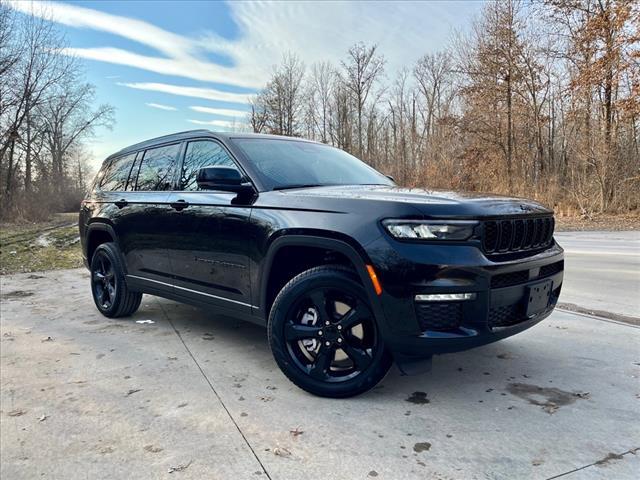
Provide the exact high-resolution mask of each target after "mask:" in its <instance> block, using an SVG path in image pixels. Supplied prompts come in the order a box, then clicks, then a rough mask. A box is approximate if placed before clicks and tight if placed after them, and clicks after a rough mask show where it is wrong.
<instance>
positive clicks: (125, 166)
mask: <svg viewBox="0 0 640 480" xmlns="http://www.w3.org/2000/svg"><path fill="white" fill-rule="evenodd" d="M135 157H136V154H135V153H131V154H129V155H125V156H124V157H120V158H115V159H113V160H112V161H111V163H110V164H109V165H108V166H107V167H106V168H105V170H104V171H103V172H102V173H101V175H102V179H101V180H100V189H101V190H105V191H108V192H116V191H122V190H126V188H127V178H129V172H130V171H131V166H132V164H133V160H134V158H135Z"/></svg>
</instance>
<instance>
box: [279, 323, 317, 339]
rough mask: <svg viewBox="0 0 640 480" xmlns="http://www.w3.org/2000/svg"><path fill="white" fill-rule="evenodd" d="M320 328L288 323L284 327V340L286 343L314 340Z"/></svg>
mask: <svg viewBox="0 0 640 480" xmlns="http://www.w3.org/2000/svg"><path fill="white" fill-rule="evenodd" d="M319 330H320V327H315V326H312V325H301V324H299V323H288V324H286V325H285V331H284V333H285V338H286V339H287V341H296V340H302V339H303V338H314V337H317V336H318V331H319Z"/></svg>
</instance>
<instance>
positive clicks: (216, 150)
mask: <svg viewBox="0 0 640 480" xmlns="http://www.w3.org/2000/svg"><path fill="white" fill-rule="evenodd" d="M202 167H234V168H237V167H236V164H235V163H234V162H233V160H232V159H231V157H230V156H229V154H228V153H227V151H226V150H225V149H224V148H223V147H222V145H220V144H219V143H216V142H212V141H210V140H198V141H195V142H189V144H188V145H187V153H186V154H185V156H184V162H183V164H182V171H181V172H180V190H190V191H194V190H199V189H198V184H197V183H196V176H197V175H198V170H200V169H201V168H202Z"/></svg>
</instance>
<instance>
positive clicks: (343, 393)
mask: <svg viewBox="0 0 640 480" xmlns="http://www.w3.org/2000/svg"><path fill="white" fill-rule="evenodd" d="M269 335H270V341H271V347H272V351H273V353H274V357H275V358H276V361H277V362H278V364H279V366H280V368H281V369H282V370H283V372H284V373H285V374H286V375H287V376H288V377H289V378H290V379H291V380H292V381H293V382H294V383H296V384H297V385H298V386H300V387H301V388H303V389H305V390H307V391H309V392H311V393H314V394H316V395H321V396H328V397H348V396H352V395H357V394H358V393H362V392H364V391H366V390H368V389H370V388H371V387H373V386H374V385H375V384H376V383H378V381H380V380H381V379H382V377H383V376H384V375H385V374H386V372H387V371H388V369H389V367H390V365H391V358H390V356H389V354H388V353H387V351H386V349H385V347H384V344H383V341H382V338H381V336H380V333H379V330H378V327H377V324H376V320H375V317H374V315H373V312H372V309H371V307H370V306H369V301H368V299H367V296H366V293H365V291H364V289H363V288H362V285H361V284H360V283H359V282H358V280H357V277H356V276H355V274H354V273H353V272H352V271H350V270H346V269H344V268H343V267H338V266H328V267H316V268H313V269H311V270H307V271H306V272H303V273H301V274H300V275H298V276H297V277H295V278H294V279H293V280H291V281H290V282H289V283H288V284H287V285H285V287H284V288H283V289H282V291H281V292H280V294H279V295H278V297H277V298H276V301H275V302H274V307H273V308H272V312H271V315H270V322H269Z"/></svg>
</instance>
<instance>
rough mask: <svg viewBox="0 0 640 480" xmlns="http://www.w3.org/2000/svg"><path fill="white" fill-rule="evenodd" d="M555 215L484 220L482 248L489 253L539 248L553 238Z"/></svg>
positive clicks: (547, 244) (549, 242)
mask: <svg viewBox="0 0 640 480" xmlns="http://www.w3.org/2000/svg"><path fill="white" fill-rule="evenodd" d="M553 227H554V220H553V217H551V216H549V217H538V218H522V219H520V218H518V219H509V220H488V221H485V222H484V229H483V235H482V248H483V250H484V252H485V253H487V254H501V253H511V252H522V251H527V250H538V249H541V248H544V247H547V246H549V245H550V244H551V241H552V239H553Z"/></svg>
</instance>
